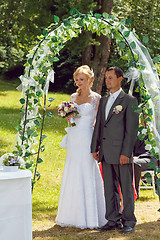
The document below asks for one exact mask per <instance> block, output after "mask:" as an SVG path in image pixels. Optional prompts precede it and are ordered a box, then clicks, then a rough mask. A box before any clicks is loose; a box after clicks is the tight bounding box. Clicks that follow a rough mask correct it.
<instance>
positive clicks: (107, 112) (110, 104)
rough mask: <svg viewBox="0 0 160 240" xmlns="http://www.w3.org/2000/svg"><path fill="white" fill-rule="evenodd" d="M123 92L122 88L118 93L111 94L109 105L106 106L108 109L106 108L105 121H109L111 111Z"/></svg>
mask: <svg viewBox="0 0 160 240" xmlns="http://www.w3.org/2000/svg"><path fill="white" fill-rule="evenodd" d="M121 91H122V88H120V89H119V90H118V91H116V92H114V93H110V95H109V98H108V101H107V104H106V108H105V119H107V117H108V114H109V111H110V109H111V107H112V105H113V103H114V102H115V100H116V99H117V97H118V95H119V94H120V92H121Z"/></svg>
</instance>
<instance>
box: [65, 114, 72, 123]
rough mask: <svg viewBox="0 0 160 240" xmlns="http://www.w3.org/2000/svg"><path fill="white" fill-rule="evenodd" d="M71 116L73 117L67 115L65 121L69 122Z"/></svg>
mask: <svg viewBox="0 0 160 240" xmlns="http://www.w3.org/2000/svg"><path fill="white" fill-rule="evenodd" d="M71 117H73V116H72V115H69V116H67V117H66V119H67V121H68V122H69V123H70V122H71Z"/></svg>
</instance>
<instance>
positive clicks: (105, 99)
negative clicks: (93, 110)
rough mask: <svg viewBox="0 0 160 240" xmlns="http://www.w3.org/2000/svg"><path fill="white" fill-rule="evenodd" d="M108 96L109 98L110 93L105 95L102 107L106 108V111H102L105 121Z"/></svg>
mask: <svg viewBox="0 0 160 240" xmlns="http://www.w3.org/2000/svg"><path fill="white" fill-rule="evenodd" d="M108 98H109V94H108V95H107V96H105V98H104V102H103V106H102V109H104V111H102V112H103V119H104V121H105V112H106V111H105V109H106V104H107V101H108Z"/></svg>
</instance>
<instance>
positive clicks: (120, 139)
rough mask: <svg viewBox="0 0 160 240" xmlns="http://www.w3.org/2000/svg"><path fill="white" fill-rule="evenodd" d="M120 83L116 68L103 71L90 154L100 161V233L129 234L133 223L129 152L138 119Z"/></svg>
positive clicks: (121, 75)
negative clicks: (103, 207)
mask: <svg viewBox="0 0 160 240" xmlns="http://www.w3.org/2000/svg"><path fill="white" fill-rule="evenodd" d="M122 80H123V71H122V70H121V69H120V68H118V67H111V68H109V69H108V70H107V71H106V74H105V81H106V86H107V88H108V90H109V91H110V93H109V95H107V96H104V97H102V98H101V101H100V105H99V109H98V113H97V119H96V125H95V129H94V132H93V138H92V143H91V152H92V154H93V157H94V158H95V159H96V160H97V161H99V162H100V161H101V162H102V170H103V177H104V189H105V201H106V215H105V216H106V219H107V220H108V223H107V224H106V225H104V226H103V227H101V228H100V230H102V231H107V230H113V229H121V232H122V233H131V232H133V231H134V226H135V224H136V218H135V215H134V193H133V186H132V179H133V178H132V177H133V173H132V160H133V157H132V151H133V147H134V144H135V140H136V136H137V128H138V122H139V120H138V114H137V113H135V112H134V109H133V104H135V105H137V99H136V98H135V97H132V96H130V95H128V94H126V93H125V92H124V91H123V90H122V89H121V82H122ZM119 184H120V187H121V191H122V195H123V207H124V208H123V212H121V209H120V197H119V190H118V186H119ZM122 224H123V227H122Z"/></svg>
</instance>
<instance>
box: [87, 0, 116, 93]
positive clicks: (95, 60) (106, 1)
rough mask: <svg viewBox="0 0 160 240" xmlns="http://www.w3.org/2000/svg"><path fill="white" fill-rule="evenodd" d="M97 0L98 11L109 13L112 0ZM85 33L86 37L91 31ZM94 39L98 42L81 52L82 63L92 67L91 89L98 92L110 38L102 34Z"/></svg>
mask: <svg viewBox="0 0 160 240" xmlns="http://www.w3.org/2000/svg"><path fill="white" fill-rule="evenodd" d="M97 2H98V5H101V9H100V10H99V13H103V12H107V13H109V14H110V13H111V9H112V6H113V0H99V1H97ZM86 34H88V37H91V36H92V34H91V33H86ZM94 39H95V40H96V42H99V43H100V44H99V45H90V46H87V47H86V49H85V51H84V52H83V53H82V64H87V65H89V66H90V67H91V68H93V71H94V75H95V80H94V84H93V87H92V90H93V91H95V92H97V93H99V94H100V93H101V90H102V85H103V81H104V74H105V71H106V68H107V63H108V58H109V53H110V45H111V39H108V38H107V37H106V36H104V35H101V36H97V35H96V36H95V37H94Z"/></svg>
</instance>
